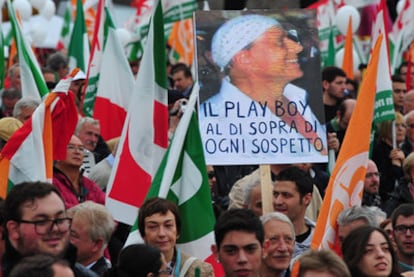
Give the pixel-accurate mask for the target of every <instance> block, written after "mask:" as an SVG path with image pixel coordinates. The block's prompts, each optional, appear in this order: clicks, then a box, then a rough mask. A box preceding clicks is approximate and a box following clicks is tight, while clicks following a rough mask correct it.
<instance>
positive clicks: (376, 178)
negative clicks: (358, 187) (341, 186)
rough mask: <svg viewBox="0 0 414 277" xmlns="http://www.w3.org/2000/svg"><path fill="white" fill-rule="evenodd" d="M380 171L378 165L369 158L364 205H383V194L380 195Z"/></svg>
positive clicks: (363, 198) (363, 197)
mask: <svg viewBox="0 0 414 277" xmlns="http://www.w3.org/2000/svg"><path fill="white" fill-rule="evenodd" d="M379 185H380V173H379V172H378V168H377V165H376V164H375V162H374V161H373V160H368V165H367V172H366V173H365V181H364V194H363V196H362V206H377V207H380V205H381V196H380V195H379Z"/></svg>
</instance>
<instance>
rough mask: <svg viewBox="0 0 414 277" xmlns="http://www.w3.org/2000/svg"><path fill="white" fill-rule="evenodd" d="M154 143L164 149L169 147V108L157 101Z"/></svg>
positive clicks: (155, 102)
mask: <svg viewBox="0 0 414 277" xmlns="http://www.w3.org/2000/svg"><path fill="white" fill-rule="evenodd" d="M165 119H167V120H165ZM166 130H167V131H166ZM154 143H155V144H156V145H158V146H160V147H162V148H167V147H168V107H167V106H166V105H165V104H164V103H160V102H158V101H155V100H154Z"/></svg>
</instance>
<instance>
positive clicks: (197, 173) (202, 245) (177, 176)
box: [127, 84, 222, 276]
mask: <svg viewBox="0 0 414 277" xmlns="http://www.w3.org/2000/svg"><path fill="white" fill-rule="evenodd" d="M198 89H199V86H198V84H195V85H194V89H193V91H192V93H191V96H190V100H189V103H188V105H187V108H186V110H185V113H184V115H183V117H182V118H181V119H180V123H179V125H178V126H177V129H176V131H175V134H174V138H173V139H172V141H171V144H170V146H169V147H168V150H167V152H166V154H165V156H164V158H163V160H162V162H161V164H160V167H159V169H158V171H157V173H156V174H155V177H154V180H153V182H152V185H151V187H150V189H149V191H148V194H147V196H146V199H149V198H152V197H161V198H166V199H168V200H170V201H172V202H174V203H176V204H177V206H178V208H179V210H180V216H181V222H182V227H181V232H180V237H179V238H178V240H177V245H178V247H179V248H180V250H182V251H183V252H185V253H187V254H189V255H190V256H195V257H197V258H199V259H201V260H205V261H207V262H209V263H211V264H212V265H213V267H214V270H215V273H216V276H221V275H222V274H219V272H221V271H222V269H221V267H220V266H219V265H218V264H217V263H216V262H215V260H214V258H213V256H212V253H211V250H210V246H211V245H212V244H214V232H213V231H214V224H215V217H214V212H213V208H212V204H211V203H212V202H211V192H210V187H209V183H208V176H207V170H206V162H205V158H204V153H203V147H202V142H201V135H200V130H199V127H198V121H197V116H196V113H195V112H194V106H195V103H196V99H197V95H198ZM139 238H140V236H139V232H138V229H137V222H136V223H135V224H134V226H133V229H132V230H131V234H130V236H129V238H128V240H127V244H130V243H132V242H136V241H139Z"/></svg>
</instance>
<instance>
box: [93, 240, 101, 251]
mask: <svg viewBox="0 0 414 277" xmlns="http://www.w3.org/2000/svg"><path fill="white" fill-rule="evenodd" d="M103 245H104V241H103V239H98V240H96V241H94V245H93V247H92V251H93V252H94V253H97V252H99V251H101V249H102V248H103Z"/></svg>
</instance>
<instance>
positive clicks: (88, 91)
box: [82, 0, 115, 126]
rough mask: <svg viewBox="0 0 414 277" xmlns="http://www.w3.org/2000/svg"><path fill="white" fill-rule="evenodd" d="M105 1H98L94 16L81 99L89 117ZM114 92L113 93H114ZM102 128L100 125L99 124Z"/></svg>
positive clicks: (102, 37)
mask: <svg viewBox="0 0 414 277" xmlns="http://www.w3.org/2000/svg"><path fill="white" fill-rule="evenodd" d="M104 9H105V1H104V0H99V2H98V7H97V14H96V22H95V31H94V33H93V39H92V48H91V55H90V57H89V59H90V60H89V63H88V70H87V73H86V86H85V91H84V92H85V94H84V95H85V97H84V99H82V102H83V103H82V112H83V114H84V115H86V116H89V117H91V116H92V114H93V108H94V105H95V97H96V91H97V89H98V82H99V76H100V71H101V60H102V51H103V48H104V44H105V21H106V15H105V11H104ZM114 92H115V91H114ZM101 126H102V124H101Z"/></svg>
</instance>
